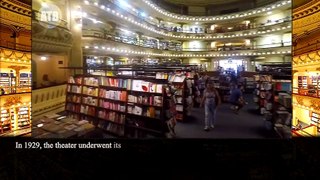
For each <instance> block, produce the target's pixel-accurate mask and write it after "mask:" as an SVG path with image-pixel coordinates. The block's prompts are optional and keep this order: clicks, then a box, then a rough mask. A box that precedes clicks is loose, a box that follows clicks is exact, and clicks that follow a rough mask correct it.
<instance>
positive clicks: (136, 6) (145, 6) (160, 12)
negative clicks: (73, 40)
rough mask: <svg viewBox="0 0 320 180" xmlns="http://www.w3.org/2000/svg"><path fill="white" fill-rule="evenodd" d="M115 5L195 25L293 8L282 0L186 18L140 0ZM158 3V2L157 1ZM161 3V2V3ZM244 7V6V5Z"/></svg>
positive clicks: (138, 13)
mask: <svg viewBox="0 0 320 180" xmlns="http://www.w3.org/2000/svg"><path fill="white" fill-rule="evenodd" d="M109 2H112V3H113V4H116V5H117V6H118V7H119V8H121V9H125V10H126V11H128V12H130V13H132V14H134V15H135V16H137V17H141V18H146V17H150V16H152V18H161V19H170V20H171V22H185V23H195V22H211V23H212V22H215V23H216V22H222V21H231V20H241V19H246V18H252V17H259V16H261V15H264V14H265V13H266V12H268V11H274V10H284V9H288V8H291V0H281V1H276V2H274V3H270V4H268V5H265V6H262V7H257V8H252V9H251V8H250V10H246V11H241V12H237V13H228V12H226V13H223V15H218V16H186V15H182V14H175V13H171V12H168V11H167V10H165V9H162V8H160V7H159V6H157V5H155V3H153V2H151V1H149V0H138V1H130V2H127V1H123V0H109ZM155 2H157V1H155ZM159 3H160V2H159ZM84 4H86V5H93V6H97V7H101V8H105V7H108V5H109V4H108V2H105V1H103V2H102V1H94V0H85V1H84ZM242 5H243V4H242Z"/></svg>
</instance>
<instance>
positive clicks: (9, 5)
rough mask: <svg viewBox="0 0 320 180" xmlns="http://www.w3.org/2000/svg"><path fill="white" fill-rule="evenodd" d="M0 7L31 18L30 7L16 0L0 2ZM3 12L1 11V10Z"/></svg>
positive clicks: (2, 0)
mask: <svg viewBox="0 0 320 180" xmlns="http://www.w3.org/2000/svg"><path fill="white" fill-rule="evenodd" d="M0 7H2V8H5V9H8V10H10V11H12V12H16V13H19V14H21V15H24V16H30V17H31V14H32V13H31V12H32V11H31V6H29V5H27V4H24V3H22V2H20V1H18V0H1V1H0ZM1 10H3V9H1Z"/></svg>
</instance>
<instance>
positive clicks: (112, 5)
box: [106, 0, 291, 34]
mask: <svg viewBox="0 0 320 180" xmlns="http://www.w3.org/2000/svg"><path fill="white" fill-rule="evenodd" d="M106 7H108V8H110V9H114V10H118V11H120V12H123V11H126V12H127V14H128V15H130V16H131V17H132V18H134V19H136V21H138V22H139V23H141V24H143V25H146V26H148V27H151V28H153V29H155V30H157V31H159V32H163V33H169V32H177V33H186V34H205V33H227V32H237V31H244V30H251V29H257V28H263V27H267V26H271V25H277V24H278V25H279V24H281V23H287V22H290V20H291V17H286V18H283V19H278V20H275V21H271V20H268V21H267V22H265V23H260V24H258V25H256V24H254V23H253V24H252V25H250V26H247V27H243V26H242V24H240V26H241V27H237V26H234V28H232V29H228V28H227V29H225V28H220V29H219V28H217V30H211V29H210V28H203V29H202V30H201V29H200V27H199V29H198V30H197V31H195V30H194V29H193V30H192V31H191V30H185V29H183V28H181V27H177V26H165V25H164V24H160V23H156V22H153V21H151V20H150V19H148V18H147V17H143V16H141V15H139V14H138V13H137V12H132V11H131V10H130V8H123V7H121V6H119V5H118V4H116V3H114V1H113V0H109V2H108V3H107V4H106ZM238 25H239V24H238Z"/></svg>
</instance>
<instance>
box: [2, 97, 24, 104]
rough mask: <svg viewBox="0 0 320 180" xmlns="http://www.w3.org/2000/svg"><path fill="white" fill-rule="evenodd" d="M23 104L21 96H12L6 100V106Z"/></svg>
mask: <svg viewBox="0 0 320 180" xmlns="http://www.w3.org/2000/svg"><path fill="white" fill-rule="evenodd" d="M21 103H22V102H21V96H10V97H8V98H7V99H6V102H5V103H4V106H13V105H16V104H21Z"/></svg>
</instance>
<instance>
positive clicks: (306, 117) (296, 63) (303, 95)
mask: <svg viewBox="0 0 320 180" xmlns="http://www.w3.org/2000/svg"><path fill="white" fill-rule="evenodd" d="M319 4H320V3H319V2H318V1H310V2H308V3H305V4H302V5H301V6H300V7H299V8H296V9H295V10H294V11H293V25H294V30H293V33H294V34H295V36H294V38H293V41H294V42H295V43H294V44H295V45H294V46H293V50H294V51H293V60H292V67H293V79H292V81H293V82H292V84H293V92H292V93H293V102H292V103H293V112H292V114H293V119H292V136H293V137H315V136H319V132H320V124H319V123H320V120H319V118H320V106H319V105H320V100H319V97H320V89H319V88H320V78H319V73H320V69H319V67H320V63H319V58H320V56H319V50H320V49H319V41H318V39H319V37H320V32H319V30H318V27H319V25H320V23H319V11H317V12H315V13H311V12H310V10H311V9H313V8H315V7H317V6H318V5H319ZM303 12H307V13H305V14H304V13H303ZM304 22H308V24H307V25H305V24H304Z"/></svg>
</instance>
